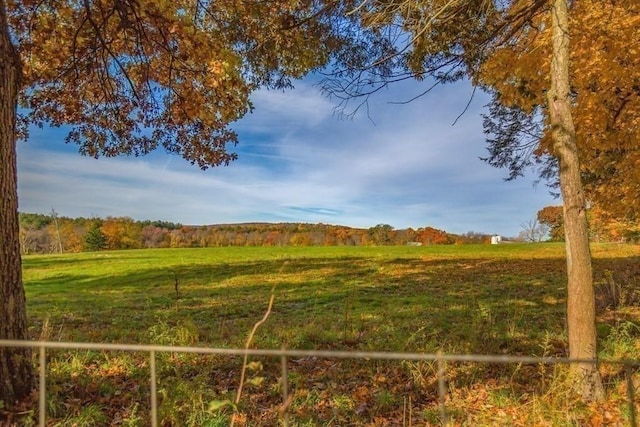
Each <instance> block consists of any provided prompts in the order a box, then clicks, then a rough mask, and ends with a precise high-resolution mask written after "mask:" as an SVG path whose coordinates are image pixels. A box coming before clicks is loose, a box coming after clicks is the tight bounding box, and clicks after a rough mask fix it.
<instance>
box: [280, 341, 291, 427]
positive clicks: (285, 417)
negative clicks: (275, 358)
mask: <svg viewBox="0 0 640 427" xmlns="http://www.w3.org/2000/svg"><path fill="white" fill-rule="evenodd" d="M283 350H284V348H283ZM280 366H281V368H282V383H281V386H282V409H281V413H282V424H283V425H284V427H288V426H289V403H290V402H289V378H288V375H289V371H288V370H287V356H286V355H285V354H283V355H282V356H281V357H280Z"/></svg>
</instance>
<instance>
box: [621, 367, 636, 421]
mask: <svg viewBox="0 0 640 427" xmlns="http://www.w3.org/2000/svg"><path fill="white" fill-rule="evenodd" d="M632 375H633V372H632V371H631V366H629V363H628V362H625V364H624V376H625V377H626V380H627V400H628V401H629V418H630V421H631V426H632V427H638V423H637V421H636V402H635V400H636V399H635V389H634V386H633V377H632Z"/></svg>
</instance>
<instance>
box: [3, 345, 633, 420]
mask: <svg viewBox="0 0 640 427" xmlns="http://www.w3.org/2000/svg"><path fill="white" fill-rule="evenodd" d="M0 347H13V348H17V347H29V348H33V349H38V358H39V364H38V371H39V381H38V396H39V398H38V405H39V408H38V409H39V411H38V422H39V426H41V427H44V426H45V425H46V387H47V378H46V370H47V369H46V360H47V358H46V356H47V349H66V350H73V349H75V350H98V351H105V350H106V351H125V352H143V353H148V354H149V371H150V374H149V382H150V408H151V425H152V426H153V427H157V426H158V400H157V399H158V396H157V394H158V393H157V387H156V384H157V377H156V375H157V374H156V353H159V352H168V353H196V354H210V355H211V354H214V355H227V356H265V357H273V358H279V359H280V360H281V374H282V381H283V386H282V388H281V390H282V399H283V404H284V403H286V402H287V401H288V399H289V388H288V385H287V384H288V380H287V378H288V370H287V360H288V359H289V358H293V357H296V358H300V357H316V358H324V359H364V360H388V361H426V362H435V363H436V364H437V375H438V397H439V407H440V417H441V422H442V425H445V426H446V425H448V415H447V408H446V404H445V402H446V400H445V398H446V394H447V386H446V376H445V374H446V362H463V363H498V364H543V365H558V364H574V363H575V364H596V365H603V364H611V365H618V366H622V367H623V368H624V373H625V380H626V385H627V403H628V405H629V421H630V425H631V426H632V427H638V424H637V414H636V407H635V386H634V383H633V378H632V374H633V371H634V369H637V368H639V367H640V360H638V359H624V360H607V359H598V360H593V359H570V358H560V357H536V356H509V355H452V354H443V353H399V352H378V351H335V350H326V351H323V350H287V349H282V350H267V349H264V350H263V349H229V348H208V347H181V346H165V345H143V344H108V343H72V342H55V341H16V340H0ZM284 423H285V425H286V419H285V420H284Z"/></svg>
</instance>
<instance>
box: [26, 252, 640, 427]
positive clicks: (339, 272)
mask: <svg viewBox="0 0 640 427" xmlns="http://www.w3.org/2000/svg"><path fill="white" fill-rule="evenodd" d="M592 251H593V254H594V269H595V276H596V289H597V294H598V317H599V324H598V331H599V340H600V355H601V357H603V358H625V357H626V358H637V357H638V354H640V327H639V326H638V325H640V307H639V303H640V247H639V246H635V245H594V246H593V248H592ZM565 274H566V267H565V261H564V246H563V245H562V244H505V245H466V246H428V247H427V246H425V247H309V248H298V247H272V248H265V247H255V248H254V247H230V248H205V249H153V250H130V251H117V252H95V253H82V254H68V255H67V254H65V255H50V256H27V257H25V258H24V282H25V288H26V292H27V307H28V317H29V324H30V333H31V336H32V338H33V339H47V340H53V341H80V342H109V343H144V344H147V343H157V344H166V345H194V346H207V347H229V348H243V347H244V345H245V341H246V340H247V335H248V334H249V332H250V331H251V329H252V327H253V325H254V324H255V323H256V322H257V321H258V320H260V319H261V318H262V316H263V315H264V313H265V310H266V309H267V305H268V301H269V298H270V296H271V293H272V292H273V293H274V303H273V308H272V311H271V313H270V316H269V317H268V319H267V321H266V322H265V323H264V324H263V325H261V327H260V328H259V329H258V331H257V332H256V334H255V337H254V339H253V341H252V343H251V347H252V348H269V349H280V348H282V347H285V348H289V349H332V350H333V349H339V350H345V349H346V350H365V351H370V350H371V351H401V352H426V353H434V352H436V351H442V352H444V353H448V354H510V355H537V356H566V345H565V343H566V330H565V297H566V289H565V281H566V278H565ZM613 294H615V295H616V297H615V298H614V297H612V295H613ZM50 358H51V361H50V363H49V373H48V376H49V383H50V387H49V393H50V402H49V404H48V418H49V419H50V423H51V425H69V426H71V425H149V403H148V400H149V397H148V393H149V389H148V355H144V354H135V353H134V354H127V353H120V352H111V353H98V352H88V351H82V352H71V351H56V352H52V354H51V355H50ZM159 359H160V360H159V380H158V388H159V394H160V396H161V399H160V400H161V403H160V408H159V413H160V418H161V421H162V423H163V425H167V426H169V425H176V426H177V425H194V426H197V425H228V423H229V420H230V417H232V416H235V422H236V425H243V424H244V425H265V426H268V425H278V424H279V423H280V424H282V423H283V422H284V420H285V418H286V419H287V420H288V423H289V425H309V426H311V425H336V426H342V425H391V426H395V425H399V426H402V425H425V424H427V425H430V424H437V423H439V422H441V413H440V407H439V406H438V393H437V375H436V374H437V369H436V367H435V366H434V364H433V363H426V362H380V361H367V360H343V361H341V360H325V359H319V358H300V359H297V360H291V361H290V362H289V365H290V366H289V367H288V369H289V378H288V379H289V383H290V384H289V388H290V392H291V394H292V399H291V400H290V401H289V402H288V404H287V408H286V411H282V410H281V409H282V408H281V407H280V405H281V404H282V399H281V386H282V382H281V381H280V379H279V376H280V370H279V369H280V360H269V359H268V358H265V359H260V360H256V362H260V363H255V364H252V365H251V367H252V369H253V371H252V372H250V373H249V374H250V376H249V377H250V378H254V379H255V378H258V379H257V380H252V381H251V382H250V383H249V384H248V385H247V387H246V389H245V391H243V395H242V399H241V400H240V403H239V404H238V405H237V406H234V405H230V404H225V405H222V406H221V407H218V406H220V405H218V404H219V403H221V402H226V401H232V400H233V399H234V398H235V392H236V390H237V387H238V381H239V370H240V367H241V364H242V361H241V360H240V359H237V358H229V357H222V356H215V357H214V356H195V355H185V354H166V355H159ZM602 369H603V374H604V375H605V384H606V386H607V390H608V392H609V399H608V400H607V401H606V402H604V403H602V404H599V405H595V406H594V405H584V404H582V403H581V402H580V401H579V399H575V398H574V397H572V396H570V394H569V393H568V391H567V390H568V387H567V384H565V383H566V380H565V379H564V377H563V375H564V371H563V369H562V368H558V367H545V366H537V365H536V366H527V365H517V366H504V365H486V364H484V365H482V364H453V363H452V364H449V365H448V366H447V391H448V397H447V398H448V401H447V409H448V417H449V419H450V421H452V422H454V423H457V424H459V425H545V424H544V423H546V425H589V423H591V424H593V425H597V422H598V419H599V418H598V417H605V415H603V414H608V415H607V416H608V417H609V418H602V422H603V423H604V424H601V425H627V424H626V423H628V422H629V417H630V410H629V408H628V407H627V405H626V404H625V398H626V396H627V394H626V388H625V387H626V384H627V383H626V382H625V379H624V375H622V374H621V369H620V368H619V367H617V366H603V368H602ZM637 375H638V374H636V376H637ZM638 382H640V381H638ZM211 402H214V404H213V405H211ZM234 414H235V415H234ZM285 414H286V415H285ZM83 423H84V424H83ZM616 423H618V424H616Z"/></svg>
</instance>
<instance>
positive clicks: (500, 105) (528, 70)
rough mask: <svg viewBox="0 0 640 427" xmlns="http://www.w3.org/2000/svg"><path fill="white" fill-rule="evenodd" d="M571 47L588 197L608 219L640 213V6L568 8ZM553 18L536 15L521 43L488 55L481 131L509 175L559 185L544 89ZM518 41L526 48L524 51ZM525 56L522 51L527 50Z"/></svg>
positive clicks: (592, 3) (603, 1) (602, 0)
mask: <svg viewBox="0 0 640 427" xmlns="http://www.w3.org/2000/svg"><path fill="white" fill-rule="evenodd" d="M570 12H571V13H570V17H569V18H570V24H571V25H572V26H573V27H574V28H575V30H574V31H573V32H572V39H571V43H572V49H571V51H570V52H569V55H570V60H571V63H572V67H571V69H570V80H571V96H572V107H573V108H572V114H573V116H574V121H575V123H576V126H575V133H576V140H577V142H578V143H577V150H578V154H579V156H580V159H581V162H580V170H581V175H582V180H583V182H584V186H585V194H586V197H587V199H588V200H589V204H590V205H591V206H594V205H598V206H600V207H601V208H602V209H603V210H605V211H607V212H608V213H609V214H610V215H611V216H614V217H617V218H621V219H623V220H625V219H627V220H628V219H634V218H635V217H637V216H638V213H639V212H640V190H638V187H637V185H636V183H637V182H638V178H639V176H638V173H637V167H635V165H636V164H637V163H638V162H639V161H640V149H639V146H640V128H639V126H638V124H639V123H640V85H639V83H638V82H639V81H640V54H639V52H638V49H637V48H636V47H635V45H633V44H632V45H631V46H630V43H629V42H628V41H629V40H637V39H638V38H640V3H638V2H636V1H626V0H623V1H614V0H585V1H581V2H573V3H572V6H571V10H570ZM550 19H551V16H544V15H541V16H540V17H538V19H537V21H534V22H533V25H534V26H535V27H536V28H538V29H539V30H538V31H533V32H531V33H530V34H529V35H528V37H527V40H526V43H521V44H519V45H512V46H505V47H504V48H502V49H501V50H500V51H499V52H496V54H494V55H493V56H492V57H491V58H488V60H487V61H486V63H485V64H484V66H483V71H482V74H483V79H484V80H485V81H487V82H489V83H490V85H491V88H492V94H493V102H492V103H491V110H490V115H488V116H486V117H485V129H486V131H487V132H488V134H489V135H490V137H489V139H488V141H489V147H488V148H489V156H488V157H487V158H486V160H487V161H488V162H489V163H490V164H492V165H494V166H498V167H505V168H507V169H508V170H509V178H514V177H516V176H519V175H521V174H522V172H523V170H525V169H526V168H527V167H528V166H534V167H535V168H537V169H538V171H539V172H541V178H542V179H544V180H547V181H549V183H550V184H551V185H552V186H554V187H555V186H556V184H557V177H558V174H557V173H558V170H557V169H558V163H557V159H556V157H555V156H554V151H553V143H552V142H551V140H552V128H551V126H550V121H549V109H548V104H547V96H546V89H547V88H548V87H549V84H550V76H549V75H548V74H546V73H544V72H543V70H545V69H547V67H549V66H550V58H551V53H552V52H551V31H549V30H548V29H549V28H550V26H551V21H550ZM523 46H527V47H526V49H523ZM524 53H526V54H524Z"/></svg>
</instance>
